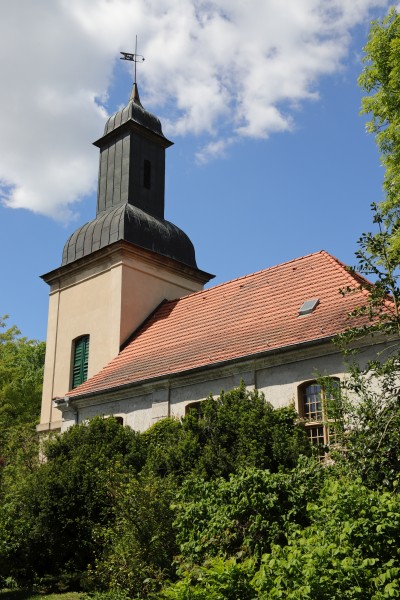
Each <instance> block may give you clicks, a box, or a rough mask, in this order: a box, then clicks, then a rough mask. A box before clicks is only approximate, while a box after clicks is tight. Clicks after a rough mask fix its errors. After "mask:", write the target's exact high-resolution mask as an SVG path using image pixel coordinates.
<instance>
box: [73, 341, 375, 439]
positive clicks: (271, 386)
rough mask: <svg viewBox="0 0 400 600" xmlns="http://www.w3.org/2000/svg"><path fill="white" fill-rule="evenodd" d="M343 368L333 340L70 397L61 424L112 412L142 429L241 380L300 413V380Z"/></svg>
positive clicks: (337, 373) (339, 373) (342, 373)
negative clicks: (87, 394)
mask: <svg viewBox="0 0 400 600" xmlns="http://www.w3.org/2000/svg"><path fill="white" fill-rule="evenodd" d="M382 348H383V345H380V346H376V345H375V346H369V347H366V348H365V349H364V350H363V351H362V352H361V353H360V355H359V361H360V363H361V364H365V363H366V361H367V360H369V359H371V358H373V357H376V355H377V352H378V351H380V350H382ZM346 373H347V367H346V365H345V364H344V361H343V357H342V355H341V354H340V352H338V350H337V349H336V348H335V347H334V346H333V344H332V343H328V344H325V345H323V346H321V345H316V346H314V347H311V348H304V349H301V350H293V351H287V352H281V353H277V354H275V355H272V356H264V357H262V358H257V359H255V360H243V361H238V362H236V363H233V364H230V365H221V366H219V367H214V368H208V369H204V370H200V371H199V372H196V373H188V374H186V375H184V374H182V375H178V376H176V377H170V378H168V379H163V380H161V381H155V382H148V383H143V384H137V385H135V386H132V387H131V388H127V389H124V390H122V389H121V390H114V391H112V392H109V393H103V394H98V395H95V396H90V397H88V398H82V399H78V400H74V402H73V408H72V407H68V408H66V407H65V408H64V409H63V416H64V423H63V428H62V430H63V431H65V430H66V429H68V428H69V427H70V426H71V425H73V424H74V423H81V422H83V421H85V420H86V419H90V418H92V417H93V416H95V415H103V416H105V417H106V416H110V415H114V416H120V417H122V418H123V422H124V425H129V426H130V427H132V428H133V429H134V430H136V431H144V430H146V429H147V428H148V427H150V426H151V425H153V424H154V423H155V422H156V421H158V420H159V419H161V418H164V417H176V418H181V417H183V416H184V415H185V412H186V409H187V407H188V405H190V404H192V403H194V402H198V401H202V400H205V399H206V398H207V397H208V396H209V395H210V394H211V395H213V396H214V397H217V396H218V395H219V394H220V393H221V391H222V390H225V391H229V390H231V389H233V388H235V387H237V386H238V385H239V384H240V381H241V380H243V381H244V383H245V385H246V387H247V389H254V388H256V389H258V390H259V391H260V392H263V393H264V395H265V399H266V401H268V402H270V403H271V404H272V405H273V406H274V408H278V407H283V406H288V405H289V404H291V403H293V404H294V406H295V409H296V410H297V412H299V413H301V407H300V406H299V389H300V386H301V385H302V384H304V383H306V382H309V381H312V380H315V379H317V378H318V377H321V376H330V377H336V378H339V379H340V380H341V381H343V380H344V379H345V378H346Z"/></svg>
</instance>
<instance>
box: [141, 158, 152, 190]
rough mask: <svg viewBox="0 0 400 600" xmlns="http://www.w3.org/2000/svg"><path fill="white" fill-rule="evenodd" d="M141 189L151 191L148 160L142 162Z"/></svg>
mask: <svg viewBox="0 0 400 600" xmlns="http://www.w3.org/2000/svg"><path fill="white" fill-rule="evenodd" d="M143 187H145V188H146V190H150V189H151V162H150V161H149V160H145V161H144V162H143Z"/></svg>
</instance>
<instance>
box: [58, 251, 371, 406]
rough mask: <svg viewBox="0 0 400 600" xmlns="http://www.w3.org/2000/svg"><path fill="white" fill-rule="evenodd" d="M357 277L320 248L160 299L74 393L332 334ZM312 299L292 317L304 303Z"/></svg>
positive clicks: (356, 297) (344, 322)
mask: <svg viewBox="0 0 400 600" xmlns="http://www.w3.org/2000/svg"><path fill="white" fill-rule="evenodd" d="M360 280H361V277H360V276H358V275H355V274H352V273H350V272H349V271H347V270H346V267H345V266H344V265H343V264H342V263H341V262H340V261H338V260H337V259H336V258H334V257H333V256H331V255H330V254H328V253H327V252H325V251H323V250H322V251H320V252H317V253H315V254H309V255H308V256H304V257H302V258H298V259H296V260H292V261H290V262H287V263H283V264H281V265H278V266H276V267H271V268H269V269H265V270H264V271H259V272H258V273H254V274H252V275H246V276H245V277H241V278H239V279H234V280H232V281H228V282H227V283H223V284H221V285H218V286H216V287H213V288H210V289H207V290H205V291H202V292H196V293H194V294H190V295H189V296H185V297H183V298H180V299H177V300H173V301H168V302H167V301H166V302H164V303H163V304H162V305H161V306H160V307H159V308H158V309H157V310H156V311H155V312H154V314H153V315H152V316H151V317H150V319H149V320H148V321H146V322H145V323H144V324H143V325H142V327H141V328H139V330H138V331H137V332H136V333H135V335H134V337H133V339H132V340H131V341H130V342H129V344H128V345H127V346H126V347H125V348H124V349H123V350H122V351H121V352H120V353H119V354H118V356H116V357H115V358H114V359H113V360H112V361H111V362H110V363H109V364H108V365H106V366H105V367H104V368H103V369H102V370H101V371H100V372H99V373H97V375H95V376H94V377H91V378H90V379H88V381H86V382H85V383H83V384H82V385H80V386H79V387H78V388H76V389H74V390H73V391H71V392H69V395H70V396H73V397H76V396H80V395H86V394H89V393H94V392H100V391H105V390H108V389H110V388H114V387H119V386H122V385H126V384H134V383H137V382H142V381H145V380H148V379H152V378H157V377H162V376H168V375H171V374H173V373H182V372H185V371H188V370H191V369H195V368H201V367H205V366H211V365H213V364H215V363H220V362H222V361H230V360H234V359H239V358H244V357H246V356H250V355H254V354H257V353H262V352H266V351H271V350H277V349H282V348H285V347H288V346H292V345H296V344H299V343H305V342H313V341H318V340H322V339H323V338H326V337H329V336H332V335H335V334H337V333H339V332H342V331H344V330H345V329H346V328H348V327H349V325H350V323H349V320H348V318H347V315H348V313H349V312H350V311H351V310H352V309H353V308H354V307H355V306H357V305H359V304H360V303H361V301H362V297H361V295H362V294H366V292H365V291H362V292H357V293H355V294H349V295H346V296H344V297H343V296H342V295H340V294H339V289H340V288H345V287H347V286H350V287H357V286H358V285H359V283H360ZM315 298H318V299H319V304H318V306H317V307H316V308H315V310H314V311H313V312H312V313H311V314H309V315H306V316H300V317H299V316H298V312H299V309H300V307H301V305H302V304H303V302H305V301H306V300H311V299H315Z"/></svg>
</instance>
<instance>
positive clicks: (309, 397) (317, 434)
mask: <svg viewBox="0 0 400 600" xmlns="http://www.w3.org/2000/svg"><path fill="white" fill-rule="evenodd" d="M339 393H340V382H339V379H336V378H332V379H328V378H327V379H326V383H319V382H317V381H309V382H307V383H305V384H303V385H301V386H300V387H299V412H300V416H302V417H303V418H304V420H305V426H306V431H307V435H308V437H309V439H310V442H311V444H312V445H313V446H316V447H317V448H318V454H319V455H320V456H323V454H324V452H325V451H326V450H325V448H324V447H325V446H327V445H328V444H332V443H335V426H334V423H335V417H337V414H338V395H339Z"/></svg>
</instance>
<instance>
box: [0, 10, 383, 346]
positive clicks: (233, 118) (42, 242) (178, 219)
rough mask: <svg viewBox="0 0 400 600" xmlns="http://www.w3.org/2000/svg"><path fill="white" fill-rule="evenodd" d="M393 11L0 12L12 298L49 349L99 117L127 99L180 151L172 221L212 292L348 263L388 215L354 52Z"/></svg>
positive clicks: (0, 182)
mask: <svg viewBox="0 0 400 600" xmlns="http://www.w3.org/2000/svg"><path fill="white" fill-rule="evenodd" d="M388 6H389V3H388V2H387V1H386V0H351V2H350V1H349V0H286V1H285V2H282V0H216V1H212V0H210V1H207V0H204V1H202V0H170V1H169V2H166V1H165V0H163V1H162V0H35V2H32V0H18V2H15V1H14V0H2V19H1V21H0V44H1V47H2V48H1V52H0V73H1V81H2V88H1V89H2V91H1V94H0V201H1V206H0V219H1V221H0V227H1V230H0V231H1V236H0V238H1V240H0V243H1V246H0V249H1V252H2V257H3V277H2V282H3V283H2V284H1V285H2V287H3V291H2V294H1V296H0V314H4V313H9V314H10V317H11V321H12V322H15V323H17V324H18V325H19V326H20V328H21V329H22V331H23V333H24V334H26V335H27V336H29V337H37V338H41V339H44V337H45V330H46V313H47V292H48V290H47V289H46V285H45V284H44V283H42V282H41V281H40V280H39V279H38V276H39V275H40V274H41V273H44V272H46V271H49V270H51V269H53V268H56V267H57V266H59V264H60V257H61V251H62V246H63V244H64V242H65V240H66V238H67V237H68V235H69V234H70V233H71V232H72V231H73V230H74V229H75V228H76V227H77V226H78V225H80V224H82V223H84V222H85V221H87V220H89V219H91V218H93V216H94V210H95V189H96V181H97V164H98V150H97V149H96V148H95V147H93V146H92V142H93V141H94V140H96V139H98V138H99V137H100V135H101V133H102V130H103V127H104V122H105V120H106V118H107V115H109V114H112V113H113V112H114V111H115V110H117V109H118V108H119V107H120V106H121V105H123V104H125V103H126V101H127V99H128V98H129V93H130V86H131V81H132V73H131V70H130V67H131V64H130V63H126V62H124V61H120V60H119V52H120V51H121V50H122V51H127V52H133V51H134V43H135V35H136V34H137V35H138V38H139V50H138V51H139V53H140V54H142V55H143V56H144V57H145V62H144V63H143V64H140V65H138V80H139V88H140V93H141V98H142V103H143V104H144V105H145V107H146V108H147V109H149V110H151V111H152V112H154V113H156V114H157V115H158V116H159V117H160V118H161V120H162V123H163V129H164V133H165V134H166V135H167V136H168V137H170V138H172V139H173V140H174V141H175V146H173V147H172V148H171V149H170V150H169V151H168V159H167V190H166V204H167V205H166V216H167V218H168V219H169V220H172V221H173V222H175V223H176V224H177V225H178V226H180V227H182V228H183V229H184V230H185V231H186V232H187V233H188V234H189V236H190V237H191V239H192V241H193V242H194V244H195V247H196V251H197V259H198V264H199V267H200V268H202V269H204V270H206V271H209V272H213V273H215V274H216V276H217V277H216V279H215V280H214V282H217V283H218V282H221V281H225V280H227V279H230V278H233V277H236V276H240V275H244V274H246V273H249V272H252V271H255V270H257V269H261V268H265V267H268V266H272V265H273V264H276V263H279V262H283V261H285V260H290V259H292V258H295V257H297V256H300V255H303V254H306V253H308V252H314V251H317V250H320V249H321V248H324V249H326V250H327V251H329V252H331V253H332V254H334V255H336V256H337V257H338V258H340V259H342V260H343V261H345V262H350V263H352V262H354V259H353V256H354V251H355V249H356V240H357V237H358V236H359V235H360V234H361V233H362V231H363V230H365V229H368V228H369V222H370V214H369V208H368V207H369V204H370V203H371V202H373V201H379V200H380V199H381V178H382V170H381V169H380V167H379V158H378V156H377V153H376V150H375V146H374V141H373V139H372V138H371V137H368V136H367V135H366V134H365V119H363V118H361V117H359V116H358V112H359V105H360V97H361V91H360V90H359V89H358V88H357V83H356V80H357V76H358V74H359V72H360V70H361V68H362V67H361V58H362V47H363V45H364V44H365V41H366V36H367V34H368V27H369V22H370V21H371V19H372V18H377V17H381V16H383V15H384V14H385V12H386V11H387V8H388Z"/></svg>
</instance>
